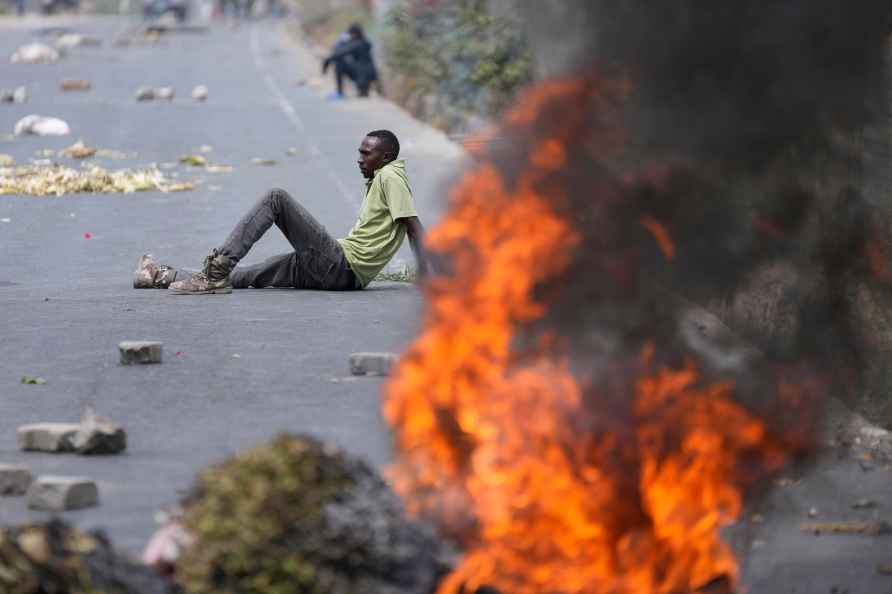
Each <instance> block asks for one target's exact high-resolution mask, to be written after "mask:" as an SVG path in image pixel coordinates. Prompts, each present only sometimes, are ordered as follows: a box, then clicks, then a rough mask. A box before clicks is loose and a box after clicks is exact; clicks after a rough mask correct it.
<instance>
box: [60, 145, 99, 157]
mask: <svg viewBox="0 0 892 594" xmlns="http://www.w3.org/2000/svg"><path fill="white" fill-rule="evenodd" d="M97 152H98V151H97V149H95V148H92V147H89V146H86V145H85V144H84V141H83V140H78V141H77V142H75V143H74V144H72V145H71V146H69V147H68V148H64V149H62V150H61V151H59V156H60V157H70V158H72V159H86V158H87V157H92V156H94V155H95V154H96V153H97Z"/></svg>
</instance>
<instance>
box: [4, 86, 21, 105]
mask: <svg viewBox="0 0 892 594" xmlns="http://www.w3.org/2000/svg"><path fill="white" fill-rule="evenodd" d="M27 100H28V91H27V90H26V89H25V87H16V88H15V89H13V90H11V91H7V90H6V89H3V90H0V103H24V102H25V101H27Z"/></svg>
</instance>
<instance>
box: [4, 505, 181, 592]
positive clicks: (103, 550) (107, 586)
mask: <svg viewBox="0 0 892 594" xmlns="http://www.w3.org/2000/svg"><path fill="white" fill-rule="evenodd" d="M0 592H3V594H50V593H52V594H67V593H71V594H81V593H84V594H86V593H91V592H107V593H112V592H113V593H115V594H174V590H173V588H172V587H170V584H169V582H168V581H167V580H165V579H164V578H162V577H161V576H159V575H157V574H156V573H155V572H154V571H152V570H151V569H149V568H147V567H145V566H143V565H141V564H139V563H137V562H135V561H132V560H130V559H128V558H127V557H126V556H124V555H122V554H119V553H117V552H115V551H114V550H113V549H112V547H111V545H110V544H109V542H108V541H107V540H106V539H105V537H104V536H102V535H100V534H95V533H94V534H88V533H85V532H81V531H79V530H77V529H75V528H71V527H70V526H68V525H67V524H65V523H63V522H61V521H59V520H52V521H50V522H47V523H45V524H23V525H20V526H14V527H8V528H3V529H2V530H0Z"/></svg>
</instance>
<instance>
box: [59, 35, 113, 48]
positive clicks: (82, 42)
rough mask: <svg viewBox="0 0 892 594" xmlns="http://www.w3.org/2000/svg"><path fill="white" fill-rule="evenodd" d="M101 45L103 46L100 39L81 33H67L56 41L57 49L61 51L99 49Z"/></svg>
mask: <svg viewBox="0 0 892 594" xmlns="http://www.w3.org/2000/svg"><path fill="white" fill-rule="evenodd" d="M100 45H102V42H101V41H100V40H99V39H97V38H95V37H91V36H89V35H81V34H79V33H66V34H65V35H62V36H61V37H59V38H58V39H57V40H56V47H57V48H59V49H71V48H75V47H98V46H100Z"/></svg>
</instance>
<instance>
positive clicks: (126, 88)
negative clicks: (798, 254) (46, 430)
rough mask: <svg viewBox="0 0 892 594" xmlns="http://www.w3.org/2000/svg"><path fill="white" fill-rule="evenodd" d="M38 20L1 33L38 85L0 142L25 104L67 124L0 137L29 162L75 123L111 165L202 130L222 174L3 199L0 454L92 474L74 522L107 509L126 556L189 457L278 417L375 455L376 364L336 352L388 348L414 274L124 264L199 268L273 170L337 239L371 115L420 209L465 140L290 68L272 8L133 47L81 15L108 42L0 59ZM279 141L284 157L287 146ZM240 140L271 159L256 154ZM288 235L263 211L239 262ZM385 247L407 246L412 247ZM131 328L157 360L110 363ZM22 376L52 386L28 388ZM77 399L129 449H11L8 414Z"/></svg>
mask: <svg viewBox="0 0 892 594" xmlns="http://www.w3.org/2000/svg"><path fill="white" fill-rule="evenodd" d="M41 24H43V23H41V22H39V21H26V24H25V25H24V26H22V25H19V26H12V25H10V24H9V23H8V22H7V24H6V26H5V27H3V28H2V30H0V57H2V63H0V87H13V86H17V85H25V86H26V87H27V89H28V92H29V94H30V96H31V98H30V100H29V101H28V103H26V104H23V105H8V104H3V105H0V139H3V138H4V136H3V135H6V134H8V133H10V132H12V129H13V126H14V124H15V122H16V121H17V120H18V119H19V118H21V117H23V116H25V115H27V114H31V113H37V114H41V115H50V116H55V117H60V118H62V119H64V120H66V121H67V122H69V124H70V125H71V128H72V135H71V136H68V137H62V138H47V137H45V138H40V137H19V138H15V139H8V138H5V139H3V140H0V153H7V154H10V155H12V156H13V157H15V159H16V161H17V162H19V163H27V162H28V160H29V159H30V158H35V152H36V151H38V150H42V149H60V148H63V147H65V146H68V145H70V144H72V143H73V142H74V141H75V140H77V139H78V138H83V139H84V140H85V142H86V143H87V144H88V145H90V146H94V147H99V148H107V149H113V150H117V151H122V152H124V153H127V154H129V155H131V156H130V157H129V158H127V159H123V160H117V161H115V160H99V162H100V164H102V165H104V166H108V167H110V168H116V167H123V166H138V165H146V164H149V163H158V164H166V163H171V162H176V161H177V158H178V157H180V156H181V155H184V154H188V153H194V152H196V150H195V149H196V148H197V147H200V146H201V145H208V146H211V147H212V148H213V151H212V152H209V153H207V154H206V155H205V156H206V157H207V158H208V159H209V160H211V161H213V162H215V163H221V164H227V165H232V166H233V167H234V171H233V172H232V173H218V174H209V173H205V172H199V171H197V170H194V169H190V168H189V167H187V166H176V167H173V168H170V169H164V170H163V171H165V172H166V173H169V174H178V175H179V176H180V178H181V179H190V180H195V179H201V178H203V183H201V185H199V186H198V189H196V190H195V191H190V192H181V193H169V194H165V193H161V192H146V193H136V194H109V195H89V194H81V195H70V196H65V197H60V198H34V197H16V196H4V197H2V199H0V219H4V220H5V219H9V222H8V223H4V222H0V254H2V255H0V312H2V313H0V337H2V339H0V461H3V462H16V463H26V464H28V465H29V466H30V467H31V469H32V471H33V472H34V473H35V474H65V475H84V476H89V477H91V478H93V479H95V480H96V481H97V482H98V484H99V488H100V496H101V499H102V504H101V506H100V507H98V508H95V509H90V510H85V511H78V512H71V513H67V514H66V518H68V519H69V520H71V521H74V522H77V523H79V524H81V525H83V526H86V527H93V526H101V527H104V528H105V529H107V531H108V532H109V534H110V535H111V536H112V538H113V539H114V541H115V542H116V543H117V544H118V545H119V546H122V547H125V548H127V549H129V550H131V551H134V552H136V551H139V550H140V549H141V548H142V546H143V545H144V544H145V541H146V539H147V537H148V535H149V534H150V532H151V531H152V529H153V527H154V525H153V514H154V512H155V511H156V510H157V509H159V508H160V507H161V506H163V505H165V504H169V503H172V502H174V501H176V498H177V491H178V490H180V489H184V488H186V487H187V486H188V485H189V484H190V482H191V481H192V478H193V477H194V475H195V474H196V471H197V470H198V469H199V468H200V467H202V466H203V465H205V464H207V463H209V462H213V461H215V460H220V459H222V458H223V457H225V456H227V455H229V454H232V453H234V452H237V451H239V450H242V449H244V448H246V447H248V446H251V445H254V444H257V443H260V442H263V441H264V440H266V439H268V438H269V437H271V436H272V435H274V434H275V433H277V432H279V431H284V430H288V431H293V432H308V433H311V434H313V435H316V436H319V437H321V438H323V439H326V440H330V441H332V442H335V443H337V444H339V445H341V446H343V447H345V448H347V449H348V450H350V451H352V452H355V453H357V454H361V455H364V456H366V457H367V458H369V459H370V460H371V461H373V462H374V463H376V464H384V463H386V462H387V461H388V460H389V459H390V457H391V447H390V441H389V434H388V431H387V428H386V425H385V423H384V422H383V420H382V419H381V417H380V414H379V388H380V386H381V380H380V379H373V378H360V379H354V378H352V377H347V376H349V371H348V368H347V357H348V355H349V354H350V353H351V352H354V351H367V350H383V351H388V350H389V351H399V350H400V349H401V348H402V347H403V346H404V345H405V344H406V343H407V342H408V341H409V339H410V338H411V337H412V335H413V332H414V329H415V327H416V325H417V319H418V313H419V309H420V304H421V296H420V293H419V292H418V291H417V289H416V288H415V287H414V286H412V285H408V284H404V283H373V285H372V286H371V287H370V288H369V289H367V290H365V291H361V292H353V293H323V292H311V291H293V290H259V291H258V290H246V291H236V292H234V293H233V294H232V295H228V296H218V297H209V298H208V297H205V298H195V297H188V296H187V297H177V296H173V295H168V294H167V293H166V292H164V291H137V290H134V289H133V288H132V285H131V283H132V270H133V268H134V266H135V263H136V261H137V259H138V257H139V256H140V254H142V253H146V252H149V253H152V254H154V255H155V256H156V257H157V258H158V259H159V260H160V261H162V262H169V263H172V264H176V265H181V266H190V265H191V266H193V267H199V266H200V264H201V262H202V259H203V258H204V256H205V255H206V253H207V252H208V251H209V250H210V249H211V248H213V247H215V246H216V245H217V244H219V243H220V242H222V240H223V239H224V238H225V236H226V234H227V233H228V232H229V230H230V229H231V227H232V226H233V225H234V223H235V222H236V221H237V219H238V217H239V216H240V215H241V214H242V213H243V212H244V211H245V210H246V209H247V208H248V207H250V206H251V205H252V204H253V202H254V201H255V200H256V199H257V197H258V196H259V195H260V194H261V192H263V191H264V190H266V189H269V188H271V187H282V188H285V189H287V190H289V191H290V192H291V193H292V194H293V195H294V196H295V197H296V198H297V199H298V200H300V201H301V202H302V203H303V204H304V205H305V206H306V207H307V208H309V210H310V211H311V212H313V213H314V214H315V215H316V217H317V218H318V219H319V220H320V221H321V222H322V223H323V224H324V225H326V227H327V228H328V229H329V230H330V232H331V233H332V234H333V235H335V236H336V237H340V236H343V235H345V234H346V232H347V231H348V230H349V228H350V227H351V226H352V225H353V223H354V221H355V218H356V215H357V211H358V206H359V204H360V202H361V199H362V192H363V189H364V183H363V180H362V177H361V175H360V173H359V171H358V169H357V165H356V162H355V157H356V148H357V147H358V145H359V142H360V140H361V139H362V137H363V136H364V135H365V133H366V132H367V131H369V130H372V129H375V128H390V129H393V130H394V131H395V132H396V133H397V135H398V136H400V138H401V140H402V144H403V146H404V150H403V155H402V156H404V158H405V159H406V160H407V164H408V169H409V173H410V177H411V180H412V184H413V189H414V192H415V196H416V200H417V202H418V208H419V212H420V215H421V217H422V220H423V221H424V222H425V223H426V224H430V223H431V222H432V221H434V220H435V219H436V215H437V205H438V204H439V201H440V197H439V192H440V190H441V187H442V186H441V183H442V180H443V179H444V177H445V176H447V175H448V174H449V173H450V172H451V171H454V170H455V168H456V165H457V162H458V160H459V159H460V158H461V156H462V153H461V151H460V149H458V148H457V147H456V146H455V145H453V144H452V143H450V142H449V141H448V140H446V138H445V136H444V135H442V134H440V133H438V132H436V131H433V130H432V129H430V128H428V127H426V126H423V125H421V124H419V123H417V122H415V121H414V120H412V119H411V118H410V117H409V116H408V115H406V114H405V113H404V112H402V111H401V110H398V109H396V108H395V107H393V106H392V105H390V104H387V103H385V102H383V101H377V100H373V101H366V102H361V103H360V102H358V101H349V102H344V103H339V104H332V103H329V102H327V101H325V99H324V97H323V96H324V93H325V88H324V87H317V86H315V85H313V84H309V85H301V86H298V85H297V84H295V81H297V80H299V79H312V78H313V77H315V76H316V75H317V71H316V68H317V66H316V64H315V62H313V61H312V60H310V59H309V58H308V57H307V56H306V55H302V54H300V53H299V52H297V50H296V48H294V47H293V46H291V45H290V44H289V43H288V40H287V39H286V38H285V36H284V35H281V34H280V31H279V27H278V26H277V25H275V24H274V23H271V22H258V23H256V24H251V25H248V26H242V27H240V28H238V29H236V30H232V29H230V28H228V27H224V26H221V27H215V28H212V29H210V30H209V31H207V32H205V33H183V34H174V35H169V36H165V38H164V39H162V40H161V42H160V43H157V44H151V45H134V46H131V47H114V46H112V43H111V41H112V39H113V38H114V37H115V36H116V35H120V34H122V33H123V32H124V31H126V30H127V26H128V25H129V23H128V22H126V21H123V20H122V21H115V20H103V21H95V22H94V21H86V22H78V23H77V24H76V25H75V26H73V27H72V28H73V29H74V30H76V31H78V32H84V33H89V34H94V35H96V36H98V37H100V38H101V39H103V41H104V44H103V46H102V47H100V48H78V49H74V50H72V51H70V52H69V54H68V55H67V56H66V57H65V58H64V59H63V60H61V61H60V62H58V63H57V64H52V65H21V64H9V63H8V62H7V59H6V58H7V56H8V55H10V54H11V53H12V52H13V50H14V49H15V48H16V47H17V46H18V45H20V44H22V43H25V42H28V41H31V40H33V39H37V40H47V38H46V37H41V36H40V35H39V31H38V29H37V28H38V27H39V26H41ZM137 41H138V38H137ZM63 78H83V79H87V80H90V81H91V82H92V85H93V88H92V90H91V91H89V92H86V93H63V92H61V91H60V90H59V88H58V84H59V81H60V80H61V79H63ZM310 82H311V83H312V82H315V81H313V80H311V81H310ZM198 84H204V85H207V86H208V87H209V89H210V98H209V100H208V101H207V102H206V103H203V104H197V103H195V102H194V101H192V99H191V98H190V96H189V95H190V92H191V89H192V88H193V86H194V85H198ZM143 85H150V86H172V87H174V88H175V89H176V92H177V97H176V99H175V100H174V101H173V102H172V103H137V102H136V101H135V100H134V91H135V90H136V88H137V87H139V86H143ZM292 147H293V148H295V149H297V154H296V155H288V154H287V150H288V149H289V148H292ZM253 158H271V159H276V160H277V161H278V165H277V166H274V167H264V166H258V165H254V164H252V163H251V160H252V159H253ZM75 166H77V165H75ZM87 233H89V234H91V235H90V238H89V239H86V238H85V234H87ZM286 251H289V245H288V244H287V242H286V241H285V240H284V239H283V238H282V237H281V236H280V235H279V233H278V231H277V230H276V229H275V228H273V229H272V230H271V232H270V233H269V234H268V236H267V237H265V238H264V239H263V241H261V242H260V243H259V244H258V245H257V246H256V247H255V249H254V250H253V251H252V252H251V253H250V254H249V256H248V258H247V259H246V262H248V263H250V262H253V261H259V260H261V259H263V258H264V257H267V256H270V255H273V254H277V253H281V252H286ZM396 261H397V265H399V263H401V262H411V261H412V257H411V253H410V252H409V251H408V248H404V249H403V250H402V251H401V252H400V254H399V255H398V256H397V259H396ZM141 339H152V340H161V341H163V342H164V349H165V352H164V354H165V361H164V363H163V364H162V365H157V366H143V367H122V366H120V365H118V354H117V346H116V345H117V344H118V342H120V341H121V340H141ZM23 374H28V375H31V376H40V377H43V378H45V379H46V380H47V383H46V384H45V385H23V384H21V383H19V380H20V377H21V376H22V375H23ZM88 404H90V405H92V406H94V407H95V409H96V411H97V412H98V413H99V414H102V415H104V416H107V417H110V418H111V419H113V420H115V421H117V422H119V423H121V424H122V425H123V426H124V427H125V428H126V429H127V431H128V436H129V447H128V451H127V453H126V455H123V456H117V457H105V458H84V457H76V456H53V455H41V454H25V453H20V452H17V451H16V442H15V430H16V427H17V426H19V425H21V424H24V423H31V422H38V421H76V420H77V419H78V418H79V417H80V415H81V411H82V409H83V407H84V406H85V405H88ZM28 516H30V517H41V516H42V514H40V513H35V512H28V511H27V510H26V509H25V503H24V501H23V500H22V499H21V498H15V499H12V498H6V499H0V523H9V522H13V521H18V520H20V519H22V518H24V517H28Z"/></svg>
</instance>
